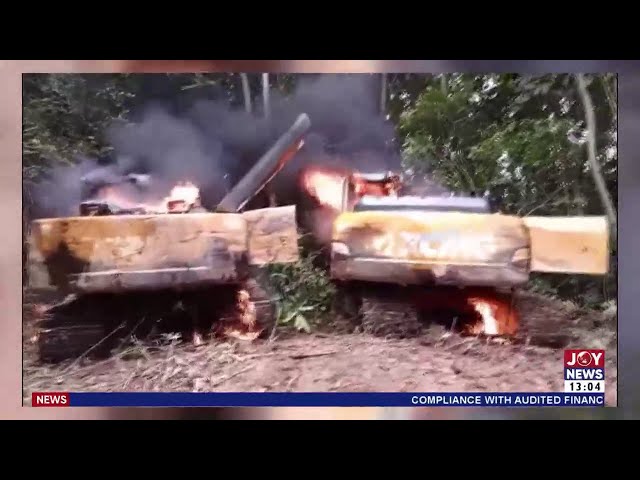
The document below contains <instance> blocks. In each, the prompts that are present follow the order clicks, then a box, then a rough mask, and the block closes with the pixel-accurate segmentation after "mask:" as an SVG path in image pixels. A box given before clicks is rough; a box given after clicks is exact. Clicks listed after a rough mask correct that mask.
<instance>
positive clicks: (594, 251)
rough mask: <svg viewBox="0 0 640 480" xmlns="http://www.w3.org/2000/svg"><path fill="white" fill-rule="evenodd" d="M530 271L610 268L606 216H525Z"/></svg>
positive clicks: (599, 271) (596, 272) (592, 272)
mask: <svg viewBox="0 0 640 480" xmlns="http://www.w3.org/2000/svg"><path fill="white" fill-rule="evenodd" d="M523 221H524V223H525V225H526V226H527V228H528V230H529V235H530V236H531V270H532V271H536V272H554V273H581V274H587V275H603V274H606V273H607V272H608V271H609V255H610V253H609V224H608V222H607V218H606V217H598V216H596V217H525V218H524V219H523Z"/></svg>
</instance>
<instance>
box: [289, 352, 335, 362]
mask: <svg viewBox="0 0 640 480" xmlns="http://www.w3.org/2000/svg"><path fill="white" fill-rule="evenodd" d="M336 353H339V351H338V350H334V351H333V352H320V353H299V354H294V355H289V357H290V358H293V359H294V360H302V359H303V358H311V357H324V356H326V355H334V354H336Z"/></svg>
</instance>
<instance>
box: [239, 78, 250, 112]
mask: <svg viewBox="0 0 640 480" xmlns="http://www.w3.org/2000/svg"><path fill="white" fill-rule="evenodd" d="M240 79H241V80H242V95H243V97H244V109H245V110H246V111H247V113H251V89H250V88H249V77H248V76H247V74H246V73H241V74H240Z"/></svg>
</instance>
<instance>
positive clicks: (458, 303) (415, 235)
mask: <svg viewBox="0 0 640 480" xmlns="http://www.w3.org/2000/svg"><path fill="white" fill-rule="evenodd" d="M301 181H302V185H303V187H304V188H305V189H306V190H307V192H308V193H309V194H310V195H311V196H312V197H314V198H315V199H316V201H317V203H318V206H319V207H320V208H321V209H324V212H325V213H324V215H325V221H326V222H328V224H329V225H330V226H331V228H330V234H329V235H327V237H329V238H328V241H329V255H330V261H329V268H330V272H331V277H332V279H333V280H334V281H335V282H336V283H337V284H338V285H339V286H340V289H339V290H340V292H341V293H342V294H343V303H344V304H348V305H352V306H353V307H354V308H355V309H356V310H357V316H358V318H360V320H361V322H362V327H363V329H364V330H365V331H368V332H370V333H373V334H379V335H408V334H411V335H413V334H415V333H417V332H419V331H421V330H422V329H423V328H424V326H425V320H427V321H433V320H436V321H438V322H444V323H447V324H448V328H452V329H454V330H455V331H458V332H460V333H467V334H485V335H490V336H496V335H497V336H503V335H506V336H512V335H515V334H516V333H517V332H518V331H519V328H520V321H519V312H518V311H517V308H516V306H515V304H514V292H515V290H516V289H517V288H518V287H521V286H524V285H525V284H526V283H527V282H528V281H529V278H530V273H531V272H534V271H537V272H555V273H567V274H569V273H571V274H573V273H579V274H589V275H603V274H606V273H607V271H608V261H609V253H608V252H609V250H608V225H607V221H606V218H605V217H524V218H521V217H518V216H513V215H504V214H501V213H499V212H497V211H496V210H495V207H494V205H493V202H491V201H489V199H487V198H478V197H460V196H420V197H418V196H411V195H409V193H410V192H409V190H410V189H409V187H408V186H407V185H404V184H403V183H402V181H401V177H400V175H397V174H394V173H393V172H383V173H380V174H362V173H357V172H345V171H343V170H338V169H328V168H310V169H308V170H307V171H305V172H304V173H303V175H302V177H301ZM326 217H328V218H329V220H326ZM325 240H326V238H325ZM354 313H355V312H354ZM427 323H428V322H427Z"/></svg>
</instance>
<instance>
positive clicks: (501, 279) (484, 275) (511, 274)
mask: <svg viewBox="0 0 640 480" xmlns="http://www.w3.org/2000/svg"><path fill="white" fill-rule="evenodd" d="M331 277H332V278H333V279H334V280H342V281H363V282H378V283H394V284H400V285H451V286H471V285H473V286H478V287H500V288H510V287H517V286H521V285H523V284H525V283H526V282H527V281H528V280H529V274H528V272H527V271H526V270H522V269H517V268H515V267H510V266H506V265H505V266H502V265H501V266H483V265H446V264H434V263H428V262H423V261H414V262H407V261H398V260H395V259H390V258H353V257H352V258H348V257H347V258H341V257H340V256H334V257H333V258H332V261H331Z"/></svg>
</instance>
